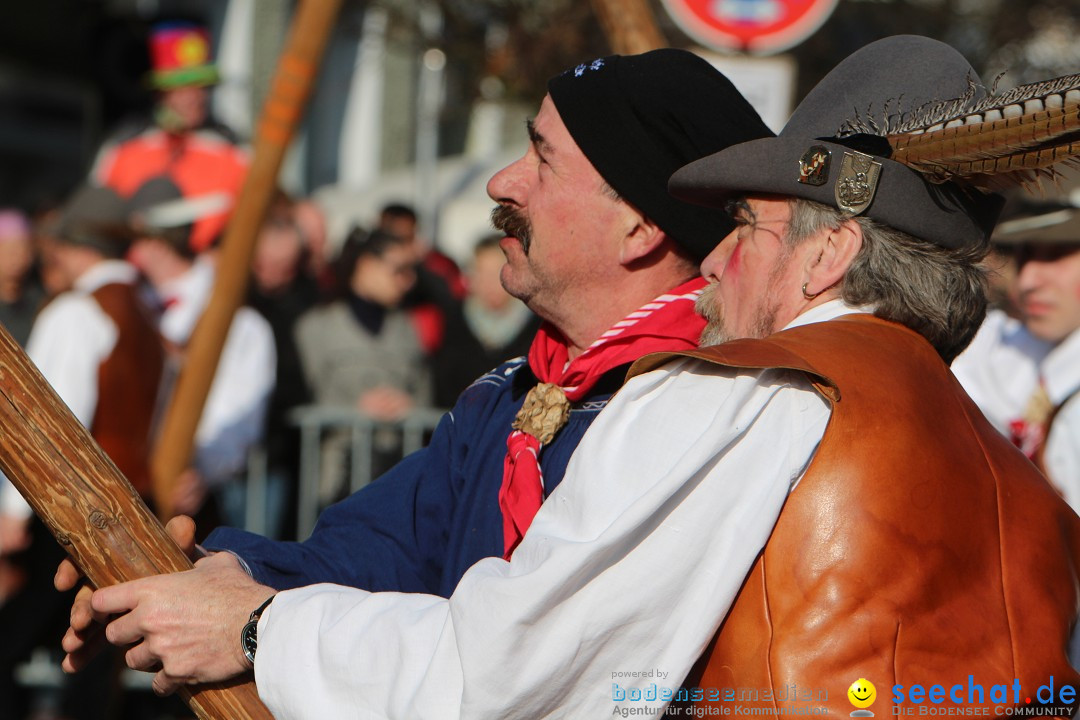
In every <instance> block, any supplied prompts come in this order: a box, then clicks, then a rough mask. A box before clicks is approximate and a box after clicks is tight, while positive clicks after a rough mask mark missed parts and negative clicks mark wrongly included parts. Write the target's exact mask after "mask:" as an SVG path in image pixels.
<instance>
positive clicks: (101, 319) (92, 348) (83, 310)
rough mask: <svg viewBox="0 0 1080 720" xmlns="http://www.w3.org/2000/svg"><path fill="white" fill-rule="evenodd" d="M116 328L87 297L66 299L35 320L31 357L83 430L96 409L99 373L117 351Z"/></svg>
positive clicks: (59, 299) (68, 295)
mask: <svg viewBox="0 0 1080 720" xmlns="http://www.w3.org/2000/svg"><path fill="white" fill-rule="evenodd" d="M116 337H117V330H116V325H115V324H114V323H113V321H112V320H110V319H109V316H108V315H106V314H105V313H104V312H103V311H102V310H101V307H100V306H99V305H98V304H97V303H96V302H95V301H94V300H93V298H91V297H88V296H86V295H81V294H76V293H65V294H63V295H60V296H59V297H57V298H56V299H55V300H53V301H52V302H51V303H49V304H48V305H47V306H45V309H44V310H42V311H41V313H40V314H39V315H38V316H37V319H35V320H34V326H33V328H32V329H31V331H30V338H29V339H28V340H27V342H26V353H27V355H29V356H30V359H31V360H33V361H34V364H35V365H37V367H38V369H39V370H40V371H41V374H42V375H44V376H45V379H46V380H48V381H49V384H50V385H52V387H53V389H54V390H56V393H57V394H58V395H59V396H60V399H61V400H63V401H64V403H66V404H67V406H68V407H69V408H71V412H73V413H74V414H75V417H77V418H78V419H79V422H81V423H82V424H83V426H84V427H89V426H90V422H91V421H92V420H93V419H94V411H95V410H96V409H97V397H98V395H97V393H98V368H99V366H100V365H101V362H102V361H103V360H104V359H105V358H106V357H108V355H109V353H111V352H112V349H113V347H115V346H116Z"/></svg>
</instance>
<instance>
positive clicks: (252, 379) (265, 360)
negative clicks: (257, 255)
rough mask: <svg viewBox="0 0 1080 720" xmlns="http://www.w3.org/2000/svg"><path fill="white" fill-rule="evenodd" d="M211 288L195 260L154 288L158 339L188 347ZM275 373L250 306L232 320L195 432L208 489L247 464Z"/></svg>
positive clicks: (210, 268) (266, 333) (204, 267)
mask: <svg viewBox="0 0 1080 720" xmlns="http://www.w3.org/2000/svg"><path fill="white" fill-rule="evenodd" d="M213 287H214V265H213V263H212V262H211V261H209V260H207V259H205V258H201V257H200V258H199V259H197V260H196V261H195V263H194V264H193V265H192V267H191V269H190V270H189V271H188V272H186V273H184V274H183V275H182V276H180V277H179V278H176V279H175V280H174V281H172V282H171V283H169V284H167V285H166V286H164V287H161V288H158V292H159V294H160V295H161V296H162V299H163V300H164V302H165V310H164V312H163V313H162V316H161V322H160V329H161V334H162V335H163V336H165V338H166V339H167V340H169V341H170V342H172V343H175V344H176V345H179V346H183V345H185V344H187V341H188V339H189V338H190V337H191V333H192V331H193V330H194V329H195V324H196V323H197V322H198V320H199V318H200V317H202V314H203V311H204V310H205V309H206V305H207V303H208V302H209V301H210V295H211V292H212V291H213ZM276 373H277V351H276V350H275V348H274V333H273V330H271V329H270V324H269V323H268V322H267V321H266V320H265V318H263V317H262V316H261V315H259V313H258V312H256V311H255V310H252V309H251V308H249V307H241V308H240V309H239V310H237V312H236V315H234V316H233V321H232V325H230V326H229V334H228V335H227V336H226V338H225V346H224V347H223V348H222V351H221V358H220V359H219V360H218V367H217V371H216V373H215V374H214V380H213V382H212V383H211V385H210V393H209V395H208V396H207V398H206V406H205V407H204V408H203V414H202V417H201V418H200V419H199V427H198V429H197V430H196V433H195V460H194V462H195V467H196V468H197V469H198V470H199V472H200V473H201V474H202V476H203V477H204V479H205V480H206V481H207V483H208V484H210V485H219V484H221V483H224V482H226V481H227V480H229V479H230V478H231V477H232V476H233V475H235V474H236V473H237V472H240V471H241V470H243V468H244V467H245V466H246V464H247V454H248V450H250V449H251V447H252V446H254V445H255V444H257V443H259V442H260V441H261V440H262V437H263V431H264V428H265V424H266V410H267V407H268V405H269V402H270V394H271V392H273V389H274V381H275V376H276Z"/></svg>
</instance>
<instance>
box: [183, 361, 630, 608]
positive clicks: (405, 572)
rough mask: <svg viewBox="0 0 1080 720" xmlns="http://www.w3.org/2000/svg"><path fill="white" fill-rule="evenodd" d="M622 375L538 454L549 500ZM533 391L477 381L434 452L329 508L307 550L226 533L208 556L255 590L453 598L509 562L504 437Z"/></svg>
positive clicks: (502, 370)
mask: <svg viewBox="0 0 1080 720" xmlns="http://www.w3.org/2000/svg"><path fill="white" fill-rule="evenodd" d="M626 370H627V366H625V365H624V366H621V367H618V368H615V369H613V370H611V371H609V372H608V373H607V374H606V375H604V377H603V378H602V379H601V380H600V382H598V383H597V385H596V387H594V389H593V392H592V394H590V396H589V397H587V398H586V399H584V400H583V401H581V402H578V403H576V404H575V405H574V407H573V409H572V410H571V412H570V419H569V421H568V422H567V424H566V426H565V427H564V428H563V429H562V430H561V431H560V432H559V434H558V435H557V436H556V437H555V439H554V440H553V441H552V442H551V443H549V444H548V445H547V446H545V447H544V448H543V449H542V450H541V453H540V465H541V467H542V468H543V472H544V484H545V486H546V492H547V494H550V493H551V491H552V490H554V489H555V487H556V486H557V485H558V484H559V482H560V481H561V480H562V477H563V473H564V472H565V470H566V464H567V462H568V461H569V460H570V455H571V454H573V452H574V448H576V447H577V444H578V442H579V441H580V440H581V437H582V436H583V435H584V434H585V431H586V430H587V429H588V427H589V425H590V424H591V423H592V421H593V420H594V419H595V418H596V416H597V415H598V414H599V412H600V410H602V409H603V407H604V406H605V405H606V404H607V401H608V398H610V397H611V395H612V393H614V391H615V390H617V389H618V387H619V385H621V383H622V380H623V378H624V376H625V375H626ZM536 382H537V380H536V378H535V376H534V375H533V373H532V371H531V370H530V369H529V367H528V365H527V364H526V363H525V359H524V358H517V359H515V360H511V361H509V362H507V363H504V364H503V365H500V366H499V367H497V368H495V369H494V370H492V371H491V372H489V373H487V374H486V375H484V376H482V377H481V378H480V379H478V380H477V381H476V382H474V383H473V384H472V385H471V386H470V387H469V388H468V389H467V390H465V392H463V393H462V394H461V397H460V398H458V402H457V405H455V406H454V408H453V410H451V411H450V412H449V413H447V414H446V415H445V416H444V417H443V419H442V421H440V423H439V425H438V427H436V429H435V432H434V434H433V435H432V438H431V443H430V444H429V445H428V447H426V448H424V449H422V450H419V451H417V452H415V453H413V454H412V455H410V456H408V457H407V458H405V459H404V460H402V461H401V462H400V463H398V464H397V465H396V466H394V467H393V468H392V469H391V470H390V471H388V472H387V473H385V474H384V475H383V476H382V477H380V478H379V479H378V480H376V481H375V482H373V483H372V484H371V485H369V486H367V487H365V488H363V489H362V490H360V491H358V492H356V493H354V494H353V495H351V496H350V497H348V498H346V499H345V500H343V501H341V502H340V503H337V504H336V505H333V506H331V507H329V508H327V509H326V510H325V511H324V512H323V513H322V515H321V516H320V517H319V522H318V523H317V524H316V526H315V529H314V530H313V531H312V534H311V537H309V538H308V539H307V540H305V541H303V542H299V543H297V542H281V541H273V540H267V539H266V538H263V537H260V536H258V535H254V534H251V533H247V532H243V531H241V530H235V529H232V528H220V529H218V530H215V531H214V532H213V533H211V534H210V536H209V537H208V538H207V540H206V542H205V543H203V545H204V546H205V547H207V548H208V549H211V550H231V551H232V552H234V553H236V554H237V555H239V556H240V557H241V558H243V559H244V561H245V562H246V563H247V564H248V566H249V567H250V568H251V571H252V574H253V576H254V577H255V579H256V580H258V581H259V582H261V583H264V584H266V585H270V586H272V587H275V588H278V589H280V590H286V589H289V588H294V587H299V586H302V585H311V584H314V583H321V582H330V583H337V584H339V585H348V586H352V587H358V588H363V589H365V590H371V591H386V590H393V591H401V592H424V593H432V594H436V595H441V596H443V597H449V596H450V594H451V593H452V592H453V591H454V588H455V587H456V586H457V583H458V580H460V579H461V576H462V575H463V574H464V573H465V571H466V570H467V569H468V568H469V567H470V566H471V565H473V564H474V563H475V562H476V561H478V560H481V559H483V558H486V557H492V556H495V557H499V556H501V555H502V553H503V529H502V528H503V518H502V512H501V511H500V509H499V488H500V486H501V484H502V474H503V458H504V457H505V456H506V437H507V435H509V433H510V424H511V422H512V421H513V419H514V416H515V415H516V414H517V411H518V409H519V408H520V407H521V405H522V403H523V402H524V399H525V393H527V392H528V390H529V388H531V387H532V386H533V385H535V384H536Z"/></svg>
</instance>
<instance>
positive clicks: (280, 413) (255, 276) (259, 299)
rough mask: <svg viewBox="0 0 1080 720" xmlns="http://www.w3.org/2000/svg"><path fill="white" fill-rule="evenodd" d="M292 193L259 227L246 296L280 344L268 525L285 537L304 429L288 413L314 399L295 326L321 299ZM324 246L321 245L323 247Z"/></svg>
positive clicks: (270, 417) (279, 199)
mask: <svg viewBox="0 0 1080 720" xmlns="http://www.w3.org/2000/svg"><path fill="white" fill-rule="evenodd" d="M299 207H300V203H294V202H293V201H292V200H291V199H290V198H289V197H288V195H286V194H285V193H283V192H279V193H278V194H277V196H276V197H275V199H274V202H273V203H272V204H271V206H270V210H269V212H268V213H267V216H266V220H265V221H264V222H263V224H262V228H261V229H260V230H259V237H258V239H257V241H256V245H255V256H254V258H253V260H252V268H251V269H252V284H251V291H250V293H249V295H248V302H249V304H250V305H251V307H253V308H254V309H255V310H257V311H258V312H259V314H261V315H262V316H263V317H264V318H266V320H267V322H269V323H270V328H271V329H272V330H273V332H274V347H275V349H276V350H277V381H276V383H275V385H274V392H273V394H271V396H270V409H269V411H268V412H267V429H266V442H265V447H266V454H267V518H266V522H267V526H266V533H265V534H267V535H269V536H271V537H283V533H287V532H288V530H289V523H290V521H291V520H292V519H293V518H294V514H293V513H290V512H287V509H288V508H290V507H292V506H293V505H294V503H295V499H296V478H297V477H298V475H299V470H300V452H299V450H300V434H299V431H298V429H297V428H296V427H294V426H292V425H290V424H289V421H288V413H289V411H290V410H291V409H293V408H294V407H297V406H299V405H304V404H305V403H307V402H309V401H310V397H311V395H310V392H309V391H308V388H307V381H306V380H305V378H304V372H303V367H302V365H301V363H300V353H299V350H298V349H297V347H296V339H295V326H296V323H297V321H298V320H299V319H300V317H301V316H302V315H303V314H304V313H305V312H307V311H308V310H310V309H311V308H312V307H314V306H315V304H316V303H317V302H318V299H319V289H318V285H317V283H316V281H315V279H314V277H313V276H312V275H311V274H310V270H309V268H310V266H309V264H308V262H307V260H308V257H309V256H310V255H311V254H313V250H312V249H311V248H310V247H309V246H308V245H307V244H306V243H305V236H304V234H303V233H302V232H301V229H300V226H299V223H298V219H299V215H298V214H297V210H298V209H299ZM320 252H321V250H320Z"/></svg>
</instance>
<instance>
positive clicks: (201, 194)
mask: <svg viewBox="0 0 1080 720" xmlns="http://www.w3.org/2000/svg"><path fill="white" fill-rule="evenodd" d="M150 60H151V64H152V67H153V69H152V71H151V73H150V77H149V82H150V84H151V85H152V86H153V87H154V88H155V89H156V90H157V91H158V99H157V104H156V106H155V109H154V117H153V122H152V123H151V124H150V125H149V126H147V125H146V124H143V125H142V126H140V127H137V128H135V129H134V130H132V129H128V130H126V131H121V132H120V133H118V135H117V137H115V138H114V139H113V140H111V141H110V142H108V143H106V144H105V146H104V147H103V148H102V149H101V151H100V152H99V153H98V158H97V161H96V162H95V165H94V169H93V170H92V172H91V178H92V180H93V181H94V182H96V183H98V184H100V185H105V186H107V187H111V188H113V189H114V190H116V191H117V192H118V193H120V194H121V195H122V196H124V197H125V198H128V197H131V196H132V195H133V194H134V193H135V191H136V190H138V189H139V188H140V187H141V186H142V185H143V184H144V183H145V182H146V181H147V180H150V179H151V178H153V177H156V176H159V175H168V176H169V177H170V178H171V179H172V180H173V182H175V183H176V184H177V186H178V187H180V188H181V190H182V191H183V193H184V195H185V196H187V197H189V198H192V199H194V198H219V199H220V201H219V202H218V203H217V204H218V206H219V207H218V208H217V209H216V210H215V211H213V212H207V213H205V214H203V215H201V216H200V217H199V218H198V220H197V221H196V222H195V224H194V227H193V228H192V230H191V245H192V247H193V248H194V249H195V250H197V251H200V250H205V249H206V248H208V247H210V245H211V244H212V243H213V242H214V241H215V240H217V239H218V237H219V236H220V235H221V233H222V231H223V230H224V229H225V223H226V221H227V220H228V209H229V208H231V206H232V205H233V204H234V202H235V199H236V197H237V196H238V195H239V193H240V188H241V186H242V185H243V182H244V177H245V175H246V174H247V164H248V161H247V157H246V155H245V153H244V152H243V151H241V150H240V149H239V148H238V147H236V145H235V142H234V138H233V136H232V133H231V132H229V130H227V129H226V128H225V127H223V126H221V125H218V124H216V123H213V122H212V121H211V120H210V114H209V94H208V92H207V87H208V86H210V85H213V84H215V83H217V81H218V72H217V68H216V67H215V66H214V65H213V64H212V63H211V62H210V38H209V34H208V33H207V31H206V29H205V28H203V27H200V26H198V25H195V24H193V23H187V22H170V23H162V24H160V25H157V26H156V27H155V28H154V29H153V31H152V32H151V34H150Z"/></svg>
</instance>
